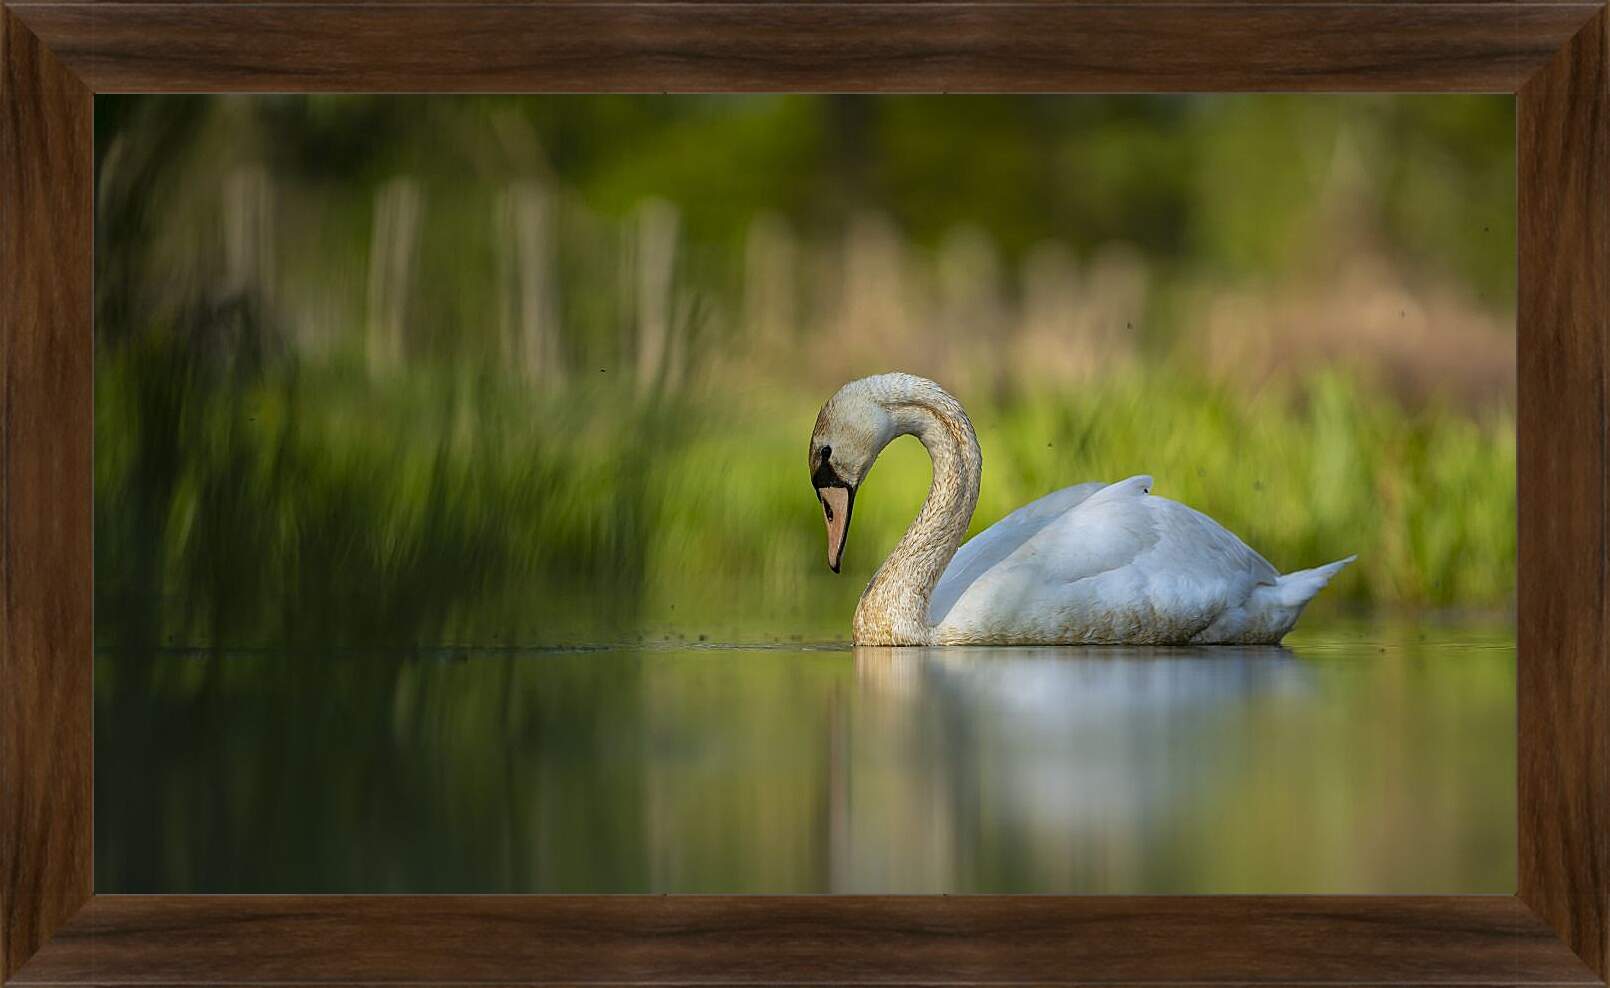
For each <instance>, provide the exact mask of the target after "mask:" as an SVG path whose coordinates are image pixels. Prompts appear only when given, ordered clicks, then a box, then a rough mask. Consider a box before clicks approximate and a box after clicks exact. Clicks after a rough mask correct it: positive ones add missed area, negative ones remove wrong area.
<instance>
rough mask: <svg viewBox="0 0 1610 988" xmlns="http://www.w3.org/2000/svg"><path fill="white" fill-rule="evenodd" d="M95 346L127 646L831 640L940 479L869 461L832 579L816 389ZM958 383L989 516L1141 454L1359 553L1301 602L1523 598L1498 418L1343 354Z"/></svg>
mask: <svg viewBox="0 0 1610 988" xmlns="http://www.w3.org/2000/svg"><path fill="white" fill-rule="evenodd" d="M98 359H99V363H98V367H97V380H96V419H97V421H96V494H95V510H96V553H97V581H96V597H97V601H96V602H97V637H98V639H99V640H100V641H101V642H102V643H103V644H114V643H116V644H122V645H125V646H136V647H137V648H139V649H141V650H149V649H152V648H154V647H156V646H158V645H162V644H174V645H180V644H183V645H193V646H208V645H210V646H218V647H233V646H249V645H258V644H287V643H288V644H293V645H298V646H301V647H306V648H310V649H314V650H321V649H331V648H352V647H380V646H394V645H401V644H431V643H440V642H477V643H481V644H499V643H512V642H522V643H532V642H561V641H576V640H599V639H609V640H623V639H630V638H632V637H634V636H636V635H639V634H642V635H653V636H661V635H667V634H669V635H673V636H674V635H676V634H684V635H688V636H690V637H693V636H696V635H697V634H700V633H705V634H710V635H712V636H725V637H732V636H743V637H748V638H754V637H779V638H787V637H790V636H794V635H799V636H804V637H828V638H833V637H837V638H842V637H843V636H844V634H845V629H846V628H847V626H848V618H849V613H850V610H851V608H852V607H853V604H854V600H855V597H856V596H857V594H858V593H859V591H860V588H861V587H862V586H863V585H864V583H865V580H866V578H867V577H868V576H869V575H870V573H871V571H872V569H873V568H875V566H876V564H877V563H878V562H879V561H880V560H881V558H882V555H883V554H884V553H885V552H887V551H888V549H889V547H890V546H892V544H893V543H894V541H895V539H896V538H898V536H899V533H900V532H901V530H902V529H903V528H904V526H905V524H906V523H907V522H908V521H909V520H910V517H911V516H912V514H913V513H914V512H915V510H916V507H917V505H918V504H919V503H920V501H921V498H922V496H923V493H924V491H925V489H926V486H927V482H928V464H927V460H926V456H925V455H924V454H923V452H922V450H921V447H920V446H919V445H918V444H917V443H916V442H915V440H912V439H904V440H901V441H899V442H897V443H895V444H894V445H893V446H891V447H890V449H889V450H888V451H886V452H885V454H884V457H883V459H882V460H881V461H880V462H879V464H878V466H877V468H876V469H875V470H874V471H873V472H872V474H871V475H870V477H869V479H868V481H867V483H866V484H865V486H864V488H863V491H862V494H861V497H860V499H859V500H858V502H857V511H856V520H855V526H854V531H853V532H852V533H851V540H850V549H849V552H848V554H847V558H846V574H845V575H843V576H838V577H835V576H833V575H832V574H831V573H829V572H828V570H827V568H826V566H825V565H824V561H823V556H824V550H823V533H822V530H821V521H820V518H819V516H818V509H817V506H816V504H815V502H814V499H813V495H812V493H811V490H810V486H809V483H808V480H807V473H806V468H805V457H804V450H805V445H806V440H807V438H808V434H809V430H810V425H811V422H812V421H813V418H814V415H815V412H816V409H817V407H818V406H819V404H820V402H821V401H822V400H823V399H824V398H825V397H826V395H819V394H814V393H803V392H802V391H796V392H781V393H777V392H772V393H771V394H770V396H769V397H761V396H762V395H765V394H767V392H765V391H763V390H761V389H754V390H750V391H745V392H743V393H742V395H743V396H742V397H741V398H738V399H734V403H732V404H729V403H726V402H723V401H722V400H721V398H722V396H721V395H720V394H716V393H713V392H700V391H694V392H691V393H689V394H688V395H685V396H682V397H678V398H673V399H659V400H656V401H653V402H647V403H645V402H642V401H639V400H638V399H636V398H634V397H633V396H632V395H631V394H630V393H629V391H628V390H626V389H625V388H623V387H617V386H616V385H614V384H613V383H610V382H609V379H608V377H607V376H601V378H600V381H599V382H598V383H592V382H587V383H586V385H585V386H577V387H573V388H571V389H569V390H567V391H566V392H565V393H563V394H561V395H556V396H553V397H551V398H544V397H542V396H540V395H535V394H533V392H532V391H531V389H530V388H528V387H526V386H524V385H522V384H520V383H518V382H516V381H514V380H512V379H509V378H506V377H504V376H502V375H500V374H499V373H497V372H495V371H493V370H488V369H485V368H480V367H472V366H465V365H415V366H413V367H412V368H410V370H409V371H408V372H407V373H406V374H403V375H398V376H396V377H394V378H389V379H387V378H372V377H370V376H369V375H367V374H366V373H364V372H363V371H362V370H361V369H360V368H359V366H358V365H357V364H356V363H354V362H348V361H344V360H341V359H336V360H333V361H330V362H328V363H322V364H318V365H312V364H306V363H303V364H298V363H295V362H282V363H278V364H272V365H270V366H269V367H267V368H266V369H260V370H256V371H252V372H249V373H248V372H243V371H241V370H240V369H239V368H234V367H231V366H228V365H227V364H221V363H217V362H213V361H209V359H208V358H206V357H205V356H204V355H197V353H196V352H195V348H194V347H190V346H186V345H183V344H181V343H180V342H178V341H176V340H174V339H171V338H168V337H165V336H163V335H161V334H155V335H152V336H149V337H146V338H144V339H142V341H140V342H139V343H136V344H134V345H130V346H126V347H122V348H118V349H110V348H105V349H103V350H102V351H101V352H100V354H99V358H98ZM960 397H961V398H962V400H963V401H964V403H965V404H966V405H967V406H968V409H969V412H970V414H971V415H972V417H973V420H974V422H975V423H976V425H977V426H978V429H979V433H980V441H981V443H982V445H983V449H984V464H985V465H984V484H983V493H982V497H981V500H980V503H979V507H978V511H977V514H976V516H975V518H974V523H973V530H974V531H977V530H979V529H981V528H983V527H985V526H987V525H988V524H990V523H991V522H993V521H994V520H996V519H998V518H999V517H1001V516H1002V515H1004V514H1005V513H1006V512H1008V511H1010V510H1011V509H1012V508H1014V507H1016V506H1017V505H1019V504H1022V503H1024V502H1025V501H1028V500H1030V499H1032V498H1035V497H1038V496H1039V495H1041V494H1043V493H1046V492H1047V491H1050V490H1053V489H1055V488H1058V487H1061V486H1065V485H1068V484H1072V483H1077V482H1080V481H1083V480H1089V479H1100V480H1118V479H1121V478H1123V477H1125V476H1129V475H1132V474H1137V473H1150V474H1152V475H1153V476H1154V477H1155V478H1156V488H1155V489H1156V492H1157V493H1158V494H1160V495H1163V496H1166V497H1172V498H1175V499H1177V500H1180V501H1184V502H1185V503H1187V504H1190V505H1192V506H1193V507H1196V508H1198V509H1200V510H1202V511H1205V512H1207V513H1208V514H1210V515H1212V516H1213V517H1215V518H1217V519H1218V520H1219V521H1221V522H1222V523H1224V524H1225V525H1226V526H1227V527H1229V528H1230V529H1231V530H1232V531H1235V532H1236V533H1237V534H1239V535H1241V536H1242V537H1243V538H1244V539H1246V541H1247V542H1248V543H1250V544H1251V545H1252V546H1253V547H1254V548H1256V549H1257V550H1259V551H1260V552H1262V553H1263V554H1264V555H1265V556H1266V557H1268V558H1269V560H1270V561H1271V562H1273V563H1274V564H1275V565H1276V567H1278V568H1280V569H1282V570H1291V569H1298V568H1303V567H1307V566H1313V565H1317V564H1319V563H1323V562H1327V561H1330V560H1332V559H1336V558H1339V557H1341V556H1344V555H1347V554H1349V553H1357V554H1358V556H1359V561H1358V563H1357V565H1356V566H1354V567H1351V568H1349V569H1348V570H1347V571H1346V572H1345V573H1344V574H1343V575H1342V576H1341V577H1340V578H1339V579H1338V581H1337V582H1336V583H1335V584H1333V586H1332V587H1331V588H1329V589H1327V590H1326V591H1325V594H1324V595H1323V596H1322V598H1321V601H1322V603H1321V604H1319V605H1317V606H1321V607H1331V606H1337V605H1344V604H1349V603H1351V604H1359V605H1364V604H1368V605H1377V606H1382V605H1385V606H1393V607H1459V608H1482V609H1502V608H1507V607H1508V606H1509V605H1510V601H1511V597H1512V594H1513V591H1514V566H1515V443H1514V426H1513V421H1512V419H1511V418H1510V417H1509V416H1508V415H1506V414H1494V415H1489V416H1488V417H1487V418H1486V419H1485V420H1478V419H1475V418H1472V417H1471V416H1470V415H1469V414H1468V413H1466V412H1463V411H1456V410H1452V409H1443V408H1436V407H1433V408H1429V409H1425V410H1419V411H1412V412H1411V411H1408V410H1405V409H1404V408H1403V407H1402V406H1401V405H1400V404H1399V403H1398V402H1397V401H1395V400H1394V399H1392V398H1391V397H1389V396H1387V395H1385V394H1382V393H1378V392H1376V391H1373V390H1371V389H1368V388H1366V387H1363V386H1361V385H1359V384H1357V383H1356V382H1355V381H1354V380H1352V379H1351V378H1350V377H1348V376H1346V375H1344V374H1340V373H1325V374H1321V375H1318V376H1313V377H1310V378H1306V379H1302V380H1298V381H1295V382H1288V383H1287V384H1285V385H1284V386H1282V387H1280V388H1277V389H1271V390H1268V391H1265V392H1262V393H1259V394H1245V393H1242V392H1239V391H1237V390H1233V389H1232V388H1231V387H1230V386H1228V385H1224V384H1220V383H1213V382H1210V381H1208V380H1207V379H1205V378H1204V377H1202V376H1201V375H1199V374H1196V373H1194V372H1192V370H1191V369H1190V368H1188V367H1184V366H1163V367H1158V366H1153V367H1149V368H1147V369H1146V370H1145V371H1144V372H1141V371H1135V372H1130V373H1126V374H1123V375H1119V376H1114V377H1111V378H1108V379H1106V380H1103V381H1101V382H1100V383H1099V384H1091V385H1085V386H1081V387H1077V388H1069V389H1067V390H1058V391H1051V390H1038V391H1031V392H1025V393H1017V394H1009V395H1007V396H1005V397H1003V398H1000V399H998V400H994V401H991V400H986V399H984V398H982V397H979V396H973V395H968V394H962V395H960Z"/></svg>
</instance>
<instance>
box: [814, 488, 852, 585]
mask: <svg viewBox="0 0 1610 988" xmlns="http://www.w3.org/2000/svg"><path fill="white" fill-rule="evenodd" d="M816 497H817V499H818V500H820V501H821V502H822V517H823V519H824V520H826V522H827V564H828V565H829V566H831V567H833V572H835V573H837V572H838V571H839V563H840V562H842V561H843V559H844V543H845V541H846V540H847V539H849V537H850V511H851V509H853V508H854V507H855V488H853V487H844V486H841V485H834V486H832V487H818V488H817V489H816Z"/></svg>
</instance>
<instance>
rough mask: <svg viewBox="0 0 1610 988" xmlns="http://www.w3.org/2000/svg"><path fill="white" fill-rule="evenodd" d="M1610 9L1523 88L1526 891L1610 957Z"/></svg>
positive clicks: (1522, 796) (1601, 966) (1598, 954)
mask: <svg viewBox="0 0 1610 988" xmlns="http://www.w3.org/2000/svg"><path fill="white" fill-rule="evenodd" d="M1607 32H1610V19H1607V18H1606V16H1605V14H1604V13H1603V12H1601V13H1600V14H1599V15H1598V16H1597V17H1596V18H1595V19H1594V21H1593V22H1592V23H1590V24H1589V25H1588V26H1587V27H1585V28H1584V29H1583V30H1582V32H1581V33H1580V34H1578V35H1577V37H1576V38H1575V39H1573V40H1572V42H1571V43H1570V44H1569V45H1567V46H1566V47H1565V49H1564V50H1562V51H1561V52H1560V53H1559V55H1558V56H1557V57H1556V58H1555V59H1554V60H1553V61H1551V62H1550V64H1549V65H1548V66H1547V67H1546V68H1545V69H1544V70H1543V71H1541V72H1540V73H1539V74H1538V75H1537V76H1536V77H1535V78H1533V79H1532V80H1531V81H1529V82H1528V83H1527V84H1526V85H1525V87H1524V88H1523V89H1522V90H1521V92H1520V94H1519V102H1518V105H1517V107H1516V111H1517V119H1518V124H1519V134H1518V151H1517V153H1518V160H1517V174H1518V179H1519V208H1520V217H1519V230H1518V245H1519V250H1520V294H1519V298H1518V317H1519V348H1520V349H1519V362H1518V373H1519V375H1520V380H1519V384H1520V389H1519V390H1520V408H1519V421H1518V423H1517V433H1518V443H1519V450H1518V451H1519V464H1518V466H1519V482H1518V491H1517V493H1518V496H1519V513H1520V558H1519V563H1518V565H1519V595H1518V597H1519V601H1518V603H1519V629H1518V633H1519V641H1520V656H1519V660H1520V661H1519V683H1518V691H1517V698H1518V713H1519V730H1520V736H1519V743H1518V750H1519V755H1520V763H1519V769H1520V791H1519V800H1518V802H1519V808H1520V820H1519V837H1520V853H1519V868H1520V874H1519V893H1520V896H1521V898H1522V899H1524V900H1525V901H1526V902H1527V903H1529V904H1530V905H1531V906H1532V908H1533V909H1535V910H1536V911H1537V912H1538V913H1539V914H1540V915H1541V916H1543V917H1545V918H1546V919H1548V920H1549V921H1550V922H1551V923H1553V924H1554V926H1555V928H1556V929H1558V930H1559V931H1560V933H1561V934H1562V935H1563V936H1565V937H1566V938H1567V940H1568V941H1569V942H1570V943H1571V944H1572V945H1573V946H1574V947H1575V948H1576V949H1577V951H1578V952H1579V953H1580V954H1581V955H1582V957H1583V958H1584V959H1585V960H1587V962H1588V963H1589V964H1590V965H1591V966H1592V967H1593V969H1594V970H1596V971H1598V972H1599V973H1600V974H1603V973H1605V971H1606V969H1607V963H1610V621H1607V619H1606V606H1607V599H1606V595H1607V594H1610V580H1607V576H1606V574H1607V559H1610V517H1607V513H1610V474H1607V471H1610V419H1607V414H1610V409H1607V405H1606V399H1607V394H1606V392H1607V387H1610V382H1607V380H1606V377H1607V375H1610V350H1607V346H1610V60H1607V51H1606V47H1607V44H1610V34H1607Z"/></svg>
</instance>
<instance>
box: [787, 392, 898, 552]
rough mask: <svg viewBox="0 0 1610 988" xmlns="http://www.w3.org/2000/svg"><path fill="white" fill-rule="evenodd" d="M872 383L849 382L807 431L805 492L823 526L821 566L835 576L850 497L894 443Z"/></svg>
mask: <svg viewBox="0 0 1610 988" xmlns="http://www.w3.org/2000/svg"><path fill="white" fill-rule="evenodd" d="M878 380H879V379H878V378H862V379H861V380H859V381H851V382H850V383H849V384H846V385H845V386H844V387H842V388H840V389H839V390H838V393H837V394H835V395H834V396H833V397H832V398H830V399H828V402H827V404H825V405H823V406H822V411H821V413H820V414H819V415H817V416H816V428H815V429H813V430H811V448H810V461H809V463H808V464H807V465H808V466H809V467H810V471H811V486H813V487H815V488H816V499H817V500H818V501H820V502H822V517H823V520H825V521H826V522H827V564H828V565H829V566H831V567H833V572H835V573H837V572H838V571H839V563H840V562H842V561H843V559H844V543H845V541H846V540H847V539H848V538H849V535H850V512H851V511H852V510H853V509H854V508H855V492H856V490H857V489H858V488H859V487H860V486H861V481H863V480H865V479H866V475H867V471H869V470H871V469H872V461H873V460H876V459H877V458H878V454H879V453H881V452H882V451H883V447H885V446H887V445H889V441H890V440H891V439H893V438H894V437H895V434H896V433H895V423H894V419H893V418H892V417H891V416H890V414H889V412H888V410H887V409H886V408H885V407H884V405H883V403H882V402H880V401H879V400H878V398H877V388H876V387H875V385H876V383H877V382H878Z"/></svg>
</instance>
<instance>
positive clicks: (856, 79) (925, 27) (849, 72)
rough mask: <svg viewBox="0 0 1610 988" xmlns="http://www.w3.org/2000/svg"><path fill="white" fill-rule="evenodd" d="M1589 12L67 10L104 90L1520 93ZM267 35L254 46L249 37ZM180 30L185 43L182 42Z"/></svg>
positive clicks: (23, 10)
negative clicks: (1295, 91)
mask: <svg viewBox="0 0 1610 988" xmlns="http://www.w3.org/2000/svg"><path fill="white" fill-rule="evenodd" d="M1594 9H1595V8H1592V7H1584V6H1577V5H1547V6H1538V5H1531V4H1526V5H1494V4H1474V5H1461V4H1375V5H1352V4H1335V5H1329V6H1293V5H1271V4H1246V3H1235V4H1220V5H1214V6H1207V5H1200V4H1198V5H1183V6H1179V7H1173V8H1169V9H1168V10H1167V13H1166V16H1163V15H1162V14H1161V13H1160V10H1159V8H1157V7H1156V6H1149V5H1136V4H1099V5H1096V4H1080V5H1072V4H1060V3H1057V4H1043V3H1020V4H1013V5H993V6H983V5H957V4H935V5H930V6H927V7H923V8H922V9H921V15H920V16H914V15H913V8H912V7H911V6H910V5H909V4H901V3H875V4H872V3H868V4H854V5H843V4H820V3H731V4H720V5H705V4H687V3H670V4H662V3H621V4H570V3H555V4H540V5H538V4H512V5H475V6H463V5H451V4H448V5H442V4H411V5H409V4H403V5H389V6H373V5H361V4H360V5H332V6H316V7H315V6H310V5H307V4H293V5H262V6H257V5H244V4H212V5H197V4H89V5H84V4H59V5H44V4H41V5H35V6H23V7H16V8H14V10H15V11H16V13H17V14H18V16H20V17H22V18H23V20H24V21H25V22H26V23H27V24H28V26H29V27H30V28H31V29H32V30H33V31H35V32H36V33H37V34H38V35H39V36H40V37H41V38H42V39H44V40H45V42H46V43H47V44H48V45H49V46H50V48H51V50H52V51H54V52H56V53H57V54H58V55H59V56H60V57H61V58H62V60H63V61H64V62H65V63H66V64H67V65H68V66H69V67H70V68H71V69H72V70H73V71H74V72H76V73H77V74H78V75H79V76H80V77H82V78H83V79H84V80H85V81H86V83H88V85H89V86H90V87H91V88H93V89H94V90H96V91H97V92H113V91H169V92H171V91H187V92H188V91H219V90H276V91H304V90H315V89H344V90H365V91H388V92H390V91H411V92H419V91H431V92H448V91H477V92H501V91H522V92H530V91H549V92H568V91H582V92H599V91H612V92H613V91H655V92H657V91H666V92H689V91H711V90H732V91H775V90H836V91H886V92H897V91H898V92H912V91H917V92H939V91H948V92H960V91H991V92H1003V91H1010V92H1025V91H1066V92H1090V91H1095V92H1110V91H1123V92H1162V91H1184V90H1310V91H1312V90H1387V89H1401V90H1413V91H1439V90H1461V91H1495V90H1497V91H1506V92H1509V91H1513V90H1514V89H1515V88H1516V87H1517V86H1518V85H1519V84H1520V83H1521V82H1522V81H1523V80H1524V79H1525V78H1527V77H1528V76H1529V75H1531V73H1532V72H1533V71H1535V70H1536V69H1537V68H1538V67H1539V66H1541V65H1542V64H1544V63H1545V62H1547V60H1548V59H1549V57H1551V56H1552V54H1553V53H1554V52H1555V51H1556V50H1557V49H1558V48H1559V47H1560V45H1562V44H1563V43H1564V42H1565V41H1566V40H1567V39H1568V38H1570V37H1571V36H1572V35H1573V34H1574V33H1576V31H1577V30H1578V29H1579V28H1580V27H1581V26H1582V24H1583V23H1585V22H1586V21H1587V19H1588V18H1589V17H1591V16H1592V13H1593V10H1594ZM246 38H249V39H250V43H249V44H246V43H242V39H246ZM181 39H182V40H181Z"/></svg>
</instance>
